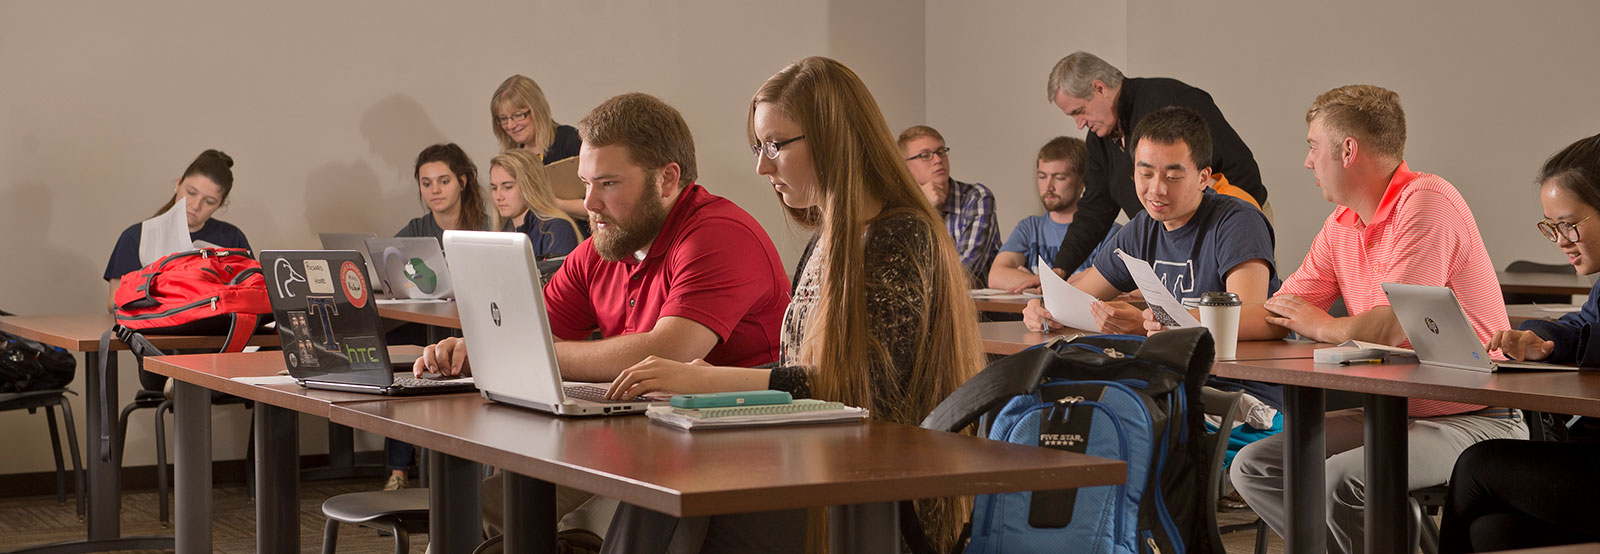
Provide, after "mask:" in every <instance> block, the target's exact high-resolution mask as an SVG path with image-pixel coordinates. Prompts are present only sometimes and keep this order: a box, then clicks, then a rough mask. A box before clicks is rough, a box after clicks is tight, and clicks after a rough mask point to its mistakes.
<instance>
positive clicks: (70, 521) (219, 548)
mask: <svg viewBox="0 0 1600 554" xmlns="http://www.w3.org/2000/svg"><path fill="white" fill-rule="evenodd" d="M380 486H381V484H380V483H378V482H377V481H375V480H372V479H361V480H350V481H324V482H314V483H303V484H302V485H301V487H300V514H301V516H300V551H301V552H312V553H314V552H321V550H322V531H323V525H324V524H325V522H326V521H327V520H326V519H325V518H323V516H322V501H324V500H327V499H328V498H329V497H332V496H334V495H339V494H344V493H348V492H361V491H369V490H374V489H377V488H379V487H380ZM212 502H213V503H212V507H213V510H214V521H215V525H214V526H213V528H212V543H213V545H214V546H215V550H216V552H219V553H226V554H235V553H237V554H247V553H251V552H255V504H254V503H252V502H250V501H249V500H248V499H247V498H246V497H245V494H244V487H220V488H218V489H216V496H215V497H213V500H212ZM156 512H157V510H156V495H155V493H154V492H153V491H135V492H130V493H127V494H124V495H123V500H122V533H123V534H124V535H159V534H170V533H171V530H170V529H163V528H162V527H161V526H160V524H159V523H158V522H157V519H156ZM1219 519H1221V521H1222V524H1223V525H1229V524H1235V523H1249V522H1252V521H1255V514H1254V513H1251V512H1249V511H1242V512H1232V513H1223V514H1221V515H1220V516H1219ZM83 534H84V524H83V523H82V522H80V521H78V518H77V516H76V515H74V513H73V506H72V498H71V497H70V496H69V497H67V505H66V506H58V505H56V501H55V497H54V496H39V497H29V498H15V499H4V500H0V552H4V551H9V550H13V549H16V548H21V547H24V546H30V545H36V544H41V543H49V542H58V541H66V540H73V539H81V538H83ZM1222 538H1223V542H1224V543H1225V544H1226V545H1227V547H1228V552H1229V553H1230V554H1249V553H1250V552H1253V549H1254V548H1255V532H1254V531H1241V532H1237V533H1230V534H1227V535H1223V537H1222ZM427 540H428V538H427V535H413V536H412V542H411V552H414V553H420V552H423V551H424V549H425V547H426V545H427ZM393 545H394V543H393V541H392V539H391V538H389V537H380V536H378V533H377V531H374V530H372V529H367V528H365V527H358V526H350V525H346V526H341V529H340V534H339V552H341V553H373V554H380V553H388V552H392V551H393V550H392V549H393ZM152 552H154V551H152ZM1268 552H1271V553H1273V554H1281V553H1282V552H1283V541H1282V540H1280V539H1279V538H1278V537H1277V536H1276V535H1274V536H1273V537H1272V538H1271V541H1270V542H1269V546H1268Z"/></svg>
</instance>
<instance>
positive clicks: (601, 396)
mask: <svg viewBox="0 0 1600 554" xmlns="http://www.w3.org/2000/svg"><path fill="white" fill-rule="evenodd" d="M566 391H567V396H570V397H572V398H577V399H580V400H588V401H590V402H600V403H604V404H621V403H624V402H649V401H650V399H649V398H645V397H643V396H635V397H633V398H632V399H628V400H611V399H608V398H606V389H605V388H603V387H597V386H594V385H567V386H566Z"/></svg>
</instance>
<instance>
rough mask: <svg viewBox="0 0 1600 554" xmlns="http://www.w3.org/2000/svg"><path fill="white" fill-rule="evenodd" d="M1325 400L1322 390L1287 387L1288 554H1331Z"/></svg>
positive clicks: (1285, 453)
mask: <svg viewBox="0 0 1600 554" xmlns="http://www.w3.org/2000/svg"><path fill="white" fill-rule="evenodd" d="M1324 400H1325V398H1324V396H1323V391H1322V389H1318V388H1312V387H1298V386H1284V387H1283V408H1284V416H1285V422H1284V430H1283V433H1284V456H1283V481H1284V494H1283V496H1284V504H1285V506H1286V508H1287V512H1288V517H1289V525H1288V526H1289V528H1288V530H1287V534H1288V536H1286V537H1284V538H1283V539H1284V543H1285V545H1286V546H1285V548H1284V551H1286V552H1323V551H1326V550H1327V544H1328V534H1327V532H1326V531H1324V528H1325V527H1326V525H1327V523H1325V521H1326V519H1327V510H1328V500H1327V499H1326V498H1324V494H1323V487H1324V482H1325V480H1326V478H1325V477H1324V476H1325V475H1326V474H1327V466H1326V465H1325V464H1326V461H1327V448H1326V445H1325V443H1324V439H1325V437H1324V435H1323V432H1324V429H1323V425H1324V412H1325V411H1326V410H1325V402H1324Z"/></svg>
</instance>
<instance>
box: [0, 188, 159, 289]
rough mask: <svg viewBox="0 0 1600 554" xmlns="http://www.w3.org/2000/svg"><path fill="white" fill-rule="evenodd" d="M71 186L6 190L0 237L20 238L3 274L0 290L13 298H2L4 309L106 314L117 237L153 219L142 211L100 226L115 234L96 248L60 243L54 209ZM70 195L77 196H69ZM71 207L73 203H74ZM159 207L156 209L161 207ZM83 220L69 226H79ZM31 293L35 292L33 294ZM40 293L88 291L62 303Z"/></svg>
mask: <svg viewBox="0 0 1600 554" xmlns="http://www.w3.org/2000/svg"><path fill="white" fill-rule="evenodd" d="M67 190H69V189H67V188H66V187H61V186H55V187H52V186H50V185H46V184H44V183H39V182H27V181H21V182H13V183H11V184H9V185H8V186H7V187H6V201H5V202H0V221H4V224H3V226H0V232H3V233H4V234H5V236H7V237H12V238H14V239H19V240H16V241H14V242H13V243H12V244H11V246H9V247H8V249H7V256H6V261H7V262H8V263H7V264H6V265H7V270H6V271H4V272H3V273H0V275H3V276H0V290H6V291H10V294H7V295H5V296H4V297H0V302H3V303H4V304H3V305H0V308H4V309H5V310H7V311H10V312H15V313H19V314H40V313H72V312H90V313H92V312H93V311H95V310H104V309H105V307H104V306H105V303H106V300H105V299H106V285H105V281H103V280H101V279H100V277H101V276H102V274H104V273H105V268H106V265H105V264H106V259H107V258H109V257H110V256H111V248H112V246H115V245H116V242H117V237H118V236H119V235H121V234H122V230H123V229H125V228H126V227H127V226H128V225H132V224H133V223H135V222H137V221H138V220H139V218H143V217H149V214H148V213H146V212H144V211H143V210H144V209H145V208H146V207H145V206H137V207H135V208H133V210H136V211H133V210H129V211H126V213H122V214H120V215H123V216H126V217H127V221H118V222H103V223H97V224H96V226H97V227H104V228H105V229H115V231H110V232H109V233H108V234H106V235H105V236H104V237H97V238H96V239H95V240H96V241H97V242H95V243H94V244H91V245H83V244H64V243H59V242H55V241H53V240H52V239H53V238H54V237H58V236H62V235H58V234H57V233H52V232H49V231H50V224H51V221H50V214H51V206H52V203H53V201H54V200H55V198H54V195H55V194H58V193H63V192H62V191H67ZM64 194H72V193H70V192H65V193H64ZM68 205H70V202H69V203H68ZM155 207H158V206H150V208H152V209H153V208H155ZM79 223H82V222H81V221H78V222H74V223H68V224H69V225H76V224H79ZM29 291H34V293H30V292H29ZM38 291H52V292H63V291H82V293H83V294H82V296H79V297H74V298H62V297H60V296H59V295H56V294H36V293H37V292H38Z"/></svg>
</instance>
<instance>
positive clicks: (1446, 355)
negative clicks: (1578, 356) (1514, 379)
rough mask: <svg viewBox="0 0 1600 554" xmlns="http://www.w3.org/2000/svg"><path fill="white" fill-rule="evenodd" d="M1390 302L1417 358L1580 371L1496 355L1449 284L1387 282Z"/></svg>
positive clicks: (1466, 365) (1479, 366) (1473, 366)
mask: <svg viewBox="0 0 1600 554" xmlns="http://www.w3.org/2000/svg"><path fill="white" fill-rule="evenodd" d="M1383 292H1384V294H1385V295H1387V296H1388V297H1389V306H1390V307H1392V308H1394V315H1395V317H1396V318H1398V319H1399V320H1400V327H1401V328H1402V329H1405V331H1406V338H1408V339H1411V348H1412V349H1415V350H1416V351H1417V360H1419V361H1421V362H1422V363H1424V364H1431V365H1441V366H1446V367H1454V368H1460V369H1470V370H1473V371H1488V372H1493V371H1504V370H1521V371H1527V370H1533V371H1576V370H1577V369H1578V367H1577V366H1571V365H1560V364H1550V363H1543V362H1517V361H1512V360H1505V359H1493V358H1490V357H1489V352H1488V351H1487V350H1484V348H1483V343H1481V342H1479V341H1478V333H1477V332H1475V331H1473V330H1472V324H1471V323H1470V322H1469V321H1467V314H1466V312H1465V311H1463V310H1462V309H1461V303H1460V302H1459V301H1457V300H1456V293H1455V291H1453V290H1450V288H1449V287H1429V286H1423V285H1402V284H1400V283H1384V284H1383Z"/></svg>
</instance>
